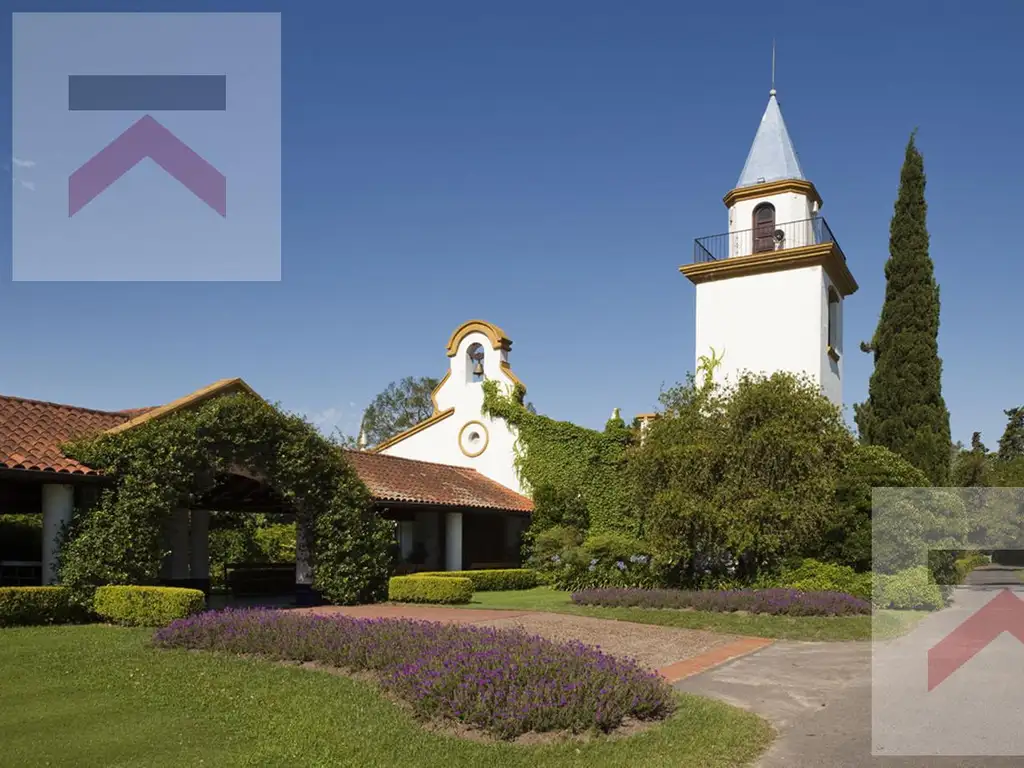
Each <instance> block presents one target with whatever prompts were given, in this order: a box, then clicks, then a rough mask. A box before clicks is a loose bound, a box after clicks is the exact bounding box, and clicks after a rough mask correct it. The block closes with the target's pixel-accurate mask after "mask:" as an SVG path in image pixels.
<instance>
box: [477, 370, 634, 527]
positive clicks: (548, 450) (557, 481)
mask: <svg viewBox="0 0 1024 768" xmlns="http://www.w3.org/2000/svg"><path fill="white" fill-rule="evenodd" d="M483 391H484V403H483V410H484V413H486V414H487V415H489V416H492V417H495V418H500V419H503V420H504V421H505V422H506V423H507V424H509V425H510V426H513V427H515V428H516V429H517V430H518V432H519V440H518V442H517V444H516V459H515V461H516V471H517V472H518V474H519V477H520V479H521V480H522V481H523V482H524V483H525V484H526V485H527V486H528V487H529V488H531V489H537V488H542V487H551V488H554V489H557V491H558V492H560V493H562V494H573V493H578V494H580V495H581V496H582V497H583V500H584V502H585V504H586V507H587V511H588V513H589V518H590V529H591V531H593V532H608V531H618V532H622V533H635V532H636V531H635V521H634V516H633V515H632V514H631V506H632V505H631V499H632V494H631V491H630V484H629V482H628V480H627V479H626V476H625V470H626V453H627V450H628V448H629V445H630V443H631V441H632V435H633V432H632V431H631V430H629V429H628V428H627V427H626V426H625V424H624V423H623V422H622V419H621V418H619V419H612V420H609V423H608V426H607V428H606V430H605V431H604V432H598V431H597V430H593V429H587V428H585V427H580V426H578V425H576V424H572V423H570V422H567V421H555V420H554V419H550V418H548V417H547V416H541V415H540V414H537V413H531V412H530V411H529V410H528V409H527V408H526V406H525V405H523V397H524V395H525V390H524V389H523V388H522V387H521V386H516V388H515V389H514V390H513V392H512V394H511V396H509V395H506V394H504V393H503V392H501V391H500V390H499V389H498V385H497V383H496V382H494V381H485V382H484V383H483Z"/></svg>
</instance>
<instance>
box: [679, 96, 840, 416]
mask: <svg viewBox="0 0 1024 768" xmlns="http://www.w3.org/2000/svg"><path fill="white" fill-rule="evenodd" d="M724 202H725V206H726V208H728V211H729V229H728V232H725V233H723V234H720V235H711V236H709V237H701V238H698V239H697V240H696V241H695V242H694V254H693V263H692V264H687V265H684V266H682V267H680V268H679V271H680V272H682V273H683V274H684V275H686V277H688V278H689V279H690V281H691V282H693V283H694V284H695V285H696V286H697V301H696V304H697V321H696V336H697V347H696V353H697V359H698V361H699V359H700V358H701V357H703V356H709V355H711V354H712V353H714V354H715V355H717V356H718V357H719V358H720V359H721V365H720V366H719V367H718V369H717V372H716V380H717V381H719V382H720V383H728V382H734V381H735V380H736V378H737V377H738V375H739V374H741V373H742V372H744V371H749V372H750V373H754V374H771V373H774V372H775V371H790V372H792V373H805V374H807V375H808V376H810V377H811V379H813V380H814V381H816V382H818V384H820V386H821V388H822V391H823V392H824V393H825V394H826V395H827V396H828V397H829V399H831V400H832V401H833V402H835V403H836V404H837V405H839V406H840V407H841V406H842V403H843V385H842V381H843V300H844V299H845V298H846V297H847V296H849V295H850V294H852V293H853V292H854V291H856V290H857V282H856V281H855V280H854V278H853V275H852V274H851V273H850V270H849V268H848V267H847V265H846V257H845V255H844V254H843V251H842V249H841V248H840V247H839V243H838V242H836V239H835V237H834V236H833V235H832V231H831V230H830V229H829V227H828V224H826V223H825V219H823V218H822V217H821V216H820V214H819V211H820V209H821V196H820V195H819V194H818V190H817V189H815V187H814V184H812V183H811V182H810V181H808V180H807V179H806V178H805V177H804V174H803V170H802V169H801V168H800V161H799V160H798V159H797V154H796V150H795V149H794V148H793V143H792V141H790V138H789V132H788V131H787V130H786V124H785V122H784V121H783V119H782V112H781V110H780V109H779V102H778V99H777V98H776V93H775V89H774V88H772V90H771V92H770V94H769V98H768V106H767V108H766V109H765V111H764V116H763V117H762V118H761V124H760V126H758V129H757V134H756V135H755V136H754V143H753V145H752V146H751V147H750V152H749V153H748V154H747V161H746V163H744V165H743V171H742V172H741V173H740V178H739V181H738V182H737V183H736V187H735V188H734V189H733V190H731V191H730V192H729V193H728V194H727V195H726V196H725V198H724Z"/></svg>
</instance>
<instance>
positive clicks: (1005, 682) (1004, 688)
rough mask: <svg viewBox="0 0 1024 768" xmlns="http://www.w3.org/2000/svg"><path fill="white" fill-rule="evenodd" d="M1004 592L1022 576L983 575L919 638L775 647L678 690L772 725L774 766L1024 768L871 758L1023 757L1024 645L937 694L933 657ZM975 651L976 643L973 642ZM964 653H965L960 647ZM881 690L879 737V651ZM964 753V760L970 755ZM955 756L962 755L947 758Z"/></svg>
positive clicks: (923, 627) (997, 651)
mask: <svg viewBox="0 0 1024 768" xmlns="http://www.w3.org/2000/svg"><path fill="white" fill-rule="evenodd" d="M1004 588H1009V589H1012V590H1013V591H1014V592H1019V591H1021V590H1022V584H1021V581H1020V579H1019V578H1018V573H1017V572H1016V571H1014V570H1007V569H995V568H993V569H982V570H980V571H978V572H976V573H975V574H973V575H972V578H971V586H968V587H966V588H961V589H958V590H957V593H956V595H955V598H954V603H953V605H952V606H951V607H950V608H948V609H946V610H944V611H940V612H939V613H936V614H933V615H932V616H929V617H928V618H926V619H925V620H924V621H922V622H921V624H920V625H918V627H917V628H916V629H915V630H914V631H913V632H911V633H910V634H909V635H907V636H906V637H903V638H899V639H897V640H893V641H886V642H880V643H875V644H874V646H872V644H871V643H793V642H779V643H775V644H773V645H771V646H769V647H767V648H765V649H763V650H761V651H758V652H757V653H755V654H753V655H749V656H746V657H744V658H741V659H739V660H737V661H734V662H731V663H729V664H726V665H724V666H720V667H717V668H715V669H712V670H711V671H708V672H705V673H703V674H700V675H697V676H695V677H691V678H688V679H686V680H683V681H682V682H680V683H678V684H677V686H676V687H677V688H679V689H680V690H684V691H690V692H693V693H699V694H703V695H707V696H712V697H715V698H719V699H723V700H725V701H727V702H729V703H731V704H735V705H737V706H741V707H744V708H746V709H750V710H752V711H754V712H757V713H758V714H760V715H762V716H763V717H765V718H767V719H768V720H769V721H770V722H772V723H773V724H774V725H775V727H776V728H777V729H778V730H779V738H778V740H777V741H776V743H775V744H774V745H773V747H772V748H771V749H770V750H769V752H768V753H767V754H766V755H765V756H764V757H763V758H762V760H761V761H760V762H759V763H758V765H759V766H763V767H764V768H769V767H771V768H776V767H778V768H782V767H783V766H785V767H786V768H803V767H804V766H806V767H807V768H830V767H833V766H834V767H835V768H840V767H841V768H860V767H861V766H894V767H895V766H929V768H930V767H931V766H935V767H936V768H947V767H950V768H951V767H952V766H963V767H964V768H967V767H968V766H970V767H972V768H973V766H984V767H985V768H996V767H997V766H998V767H1000V768H1001V767H1002V766H1021V765H1024V759H1022V758H1021V757H973V758H952V757H898V758H893V757H872V755H871V752H872V739H873V738H874V746H875V748H876V750H881V749H884V750H885V751H887V752H889V753H890V754H891V753H892V752H893V751H901V750H902V752H903V753H904V754H906V753H907V751H908V749H907V748H908V747H910V748H913V749H915V750H923V751H927V750H928V749H929V746H931V748H934V747H935V745H937V744H938V745H943V744H944V745H945V746H947V747H949V746H950V745H956V744H958V743H960V744H968V745H969V748H970V750H971V751H970V753H971V754H978V752H988V753H989V754H993V753H996V754H998V753H1000V752H1001V753H1003V754H1008V753H1017V754H1024V749H1018V745H1019V744H1022V743H1024V709H1022V704H1024V694H1022V693H1018V691H1024V675H1022V672H1024V646H1022V645H1021V643H1019V642H1018V641H1017V640H1016V639H1014V638H1012V637H1010V636H1009V635H1005V634H1004V635H1003V636H1002V637H1000V638H999V639H997V640H996V641H995V642H994V643H992V644H991V645H990V646H988V647H987V648H986V649H985V650H983V651H981V652H980V653H978V655H977V656H976V657H975V658H974V660H973V661H971V662H968V663H967V664H965V665H964V666H963V667H962V668H960V669H959V670H958V671H957V672H955V673H954V674H953V675H951V676H950V677H949V678H948V679H947V680H945V681H944V682H943V683H942V684H941V685H939V686H937V687H936V688H935V689H934V691H932V692H931V693H928V692H927V650H928V649H929V648H931V647H933V646H934V645H935V644H936V643H937V642H939V641H940V640H942V639H943V638H944V637H946V636H947V635H948V634H949V632H950V631H952V630H953V629H954V628H956V627H957V626H959V625H960V624H961V623H962V622H963V620H964V619H966V618H967V617H968V616H970V615H972V614H974V613H975V612H976V611H977V610H978V609H979V608H981V607H982V606H983V605H985V604H987V603H988V602H989V601H991V600H992V599H993V598H994V597H995V596H996V595H997V594H998V593H999V592H1001V591H1002V590H1003V589H1004ZM968 644H969V643H968ZM961 645H964V644H961ZM873 650H874V664H875V672H876V676H877V679H878V680H879V681H880V683H879V686H878V691H876V693H879V694H880V695H879V699H878V700H877V701H876V704H877V706H876V708H875V716H876V726H877V728H876V729H875V732H874V734H873V733H872V688H871V680H872V651H873ZM965 752H966V750H965V751H964V752H960V753H961V754H964V753H965ZM945 754H955V753H954V752H950V751H948V750H946V751H945Z"/></svg>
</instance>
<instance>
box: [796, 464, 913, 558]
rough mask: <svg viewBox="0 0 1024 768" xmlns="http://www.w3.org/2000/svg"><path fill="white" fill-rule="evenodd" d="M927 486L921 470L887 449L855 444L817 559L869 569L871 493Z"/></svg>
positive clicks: (838, 488)
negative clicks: (887, 489) (833, 520)
mask: <svg viewBox="0 0 1024 768" xmlns="http://www.w3.org/2000/svg"><path fill="white" fill-rule="evenodd" d="M928 484H929V483H928V478H927V477H925V476H924V473H923V472H921V470H919V469H918V468H917V467H915V466H914V465H913V464H911V463H910V462H908V461H907V460H906V459H904V458H902V457H901V456H898V455H897V454H895V453H893V452H892V451H890V450H889V449H888V448H883V447H882V446H880V445H863V444H861V445H857V446H856V447H855V448H854V450H853V451H852V452H851V454H850V456H849V458H848V460H847V463H846V466H845V467H844V469H843V472H842V474H841V475H840V476H839V482H838V483H837V485H836V501H837V503H838V505H839V515H838V517H837V518H836V520H835V522H834V524H833V525H832V526H831V527H830V528H828V529H826V530H825V535H824V536H823V537H822V541H821V544H820V545H819V546H820V548H819V549H818V550H817V551H816V552H815V555H816V557H817V558H818V559H820V560H824V561H827V562H833V563H839V564H840V565H848V566H850V567H851V568H854V569H855V570H857V571H867V570H870V568H871V499H872V495H871V494H872V490H873V489H875V488H920V487H923V486H927V485H928Z"/></svg>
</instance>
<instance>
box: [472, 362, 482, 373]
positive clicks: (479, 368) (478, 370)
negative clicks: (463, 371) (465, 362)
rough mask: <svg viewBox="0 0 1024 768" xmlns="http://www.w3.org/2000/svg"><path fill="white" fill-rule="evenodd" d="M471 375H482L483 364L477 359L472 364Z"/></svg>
mask: <svg viewBox="0 0 1024 768" xmlns="http://www.w3.org/2000/svg"><path fill="white" fill-rule="evenodd" d="M473 375H474V376H483V375H484V364H483V363H482V362H481V361H479V360H477V361H476V365H474V366H473Z"/></svg>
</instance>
